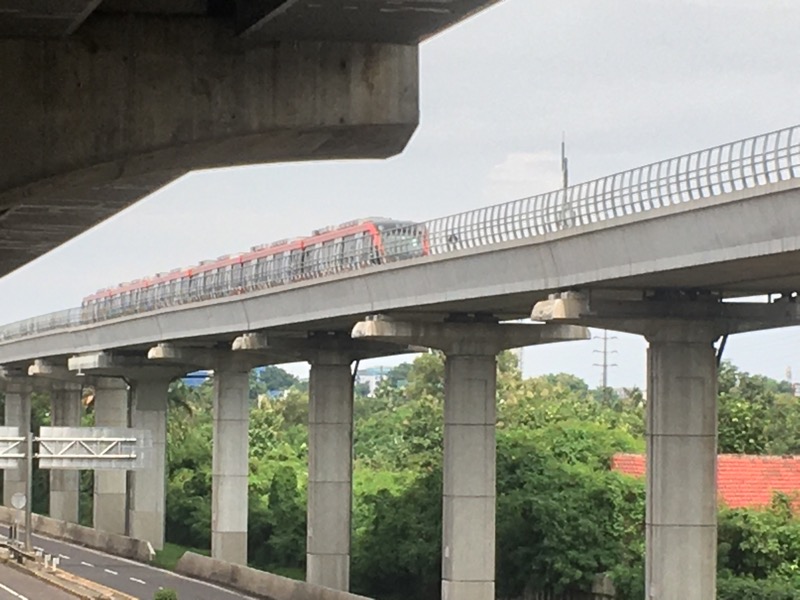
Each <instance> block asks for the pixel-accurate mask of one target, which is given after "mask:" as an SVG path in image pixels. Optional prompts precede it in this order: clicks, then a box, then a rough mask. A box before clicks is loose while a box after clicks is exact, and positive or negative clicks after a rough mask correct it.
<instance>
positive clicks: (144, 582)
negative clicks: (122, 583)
mask: <svg viewBox="0 0 800 600" xmlns="http://www.w3.org/2000/svg"><path fill="white" fill-rule="evenodd" d="M128 579H130V580H131V581H133V582H136V583H141V584H142V585H147V582H146V581H142V580H141V579H136V577H128Z"/></svg>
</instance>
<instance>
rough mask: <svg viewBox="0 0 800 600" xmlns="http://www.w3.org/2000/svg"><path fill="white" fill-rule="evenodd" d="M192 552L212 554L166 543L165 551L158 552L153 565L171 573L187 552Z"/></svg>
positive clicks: (198, 549) (207, 551) (208, 551)
mask: <svg viewBox="0 0 800 600" xmlns="http://www.w3.org/2000/svg"><path fill="white" fill-rule="evenodd" d="M190 550H191V551H192V552H195V553H197V554H205V555H206V556H208V555H209V554H211V551H210V550H204V549H201V548H189V547H187V546H180V545H178V544H171V543H170V542H166V543H165V544H164V549H163V550H159V551H158V552H156V557H155V559H153V565H155V566H156V567H161V568H162V569H168V570H169V571H174V570H175V565H177V564H178V560H179V559H180V557H181V556H183V555H184V553H185V552H188V551H190Z"/></svg>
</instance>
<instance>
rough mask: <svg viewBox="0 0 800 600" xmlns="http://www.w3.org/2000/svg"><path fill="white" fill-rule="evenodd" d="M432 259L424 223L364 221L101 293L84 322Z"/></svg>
mask: <svg viewBox="0 0 800 600" xmlns="http://www.w3.org/2000/svg"><path fill="white" fill-rule="evenodd" d="M429 253H430V246H429V241H428V235H427V230H426V228H425V226H424V225H422V224H420V223H413V222H410V221H395V220H391V219H383V218H369V219H360V220H358V221H350V222H348V223H344V224H342V225H339V226H335V227H327V228H324V229H318V230H316V231H314V232H313V233H312V235H311V236H308V237H301V238H295V239H292V240H289V239H286V240H280V241H277V242H273V243H271V244H264V245H262V246H254V247H253V248H251V249H250V250H249V251H248V252H244V253H241V254H235V255H226V256H220V257H218V258H216V259H213V260H206V261H202V262H201V263H200V264H198V265H195V266H193V267H190V268H186V269H173V270H172V271H169V272H168V273H158V274H156V275H155V276H153V277H150V278H145V279H139V280H135V281H131V282H128V283H123V284H120V285H118V286H116V287H113V288H106V289H103V290H99V291H98V292H96V293H95V294H92V295H91V296H87V297H86V298H84V300H83V304H82V307H83V317H84V321H85V322H91V321H97V320H103V319H111V318H114V317H118V316H123V315H126V314H132V313H137V312H147V311H150V310H157V309H159V308H164V307H166V306H171V305H175V304H184V303H188V302H198V301H201V300H209V299H212V298H218V297H221V296H229V295H233V294H240V293H243V292H246V291H252V290H255V289H260V288H264V287H272V286H278V285H285V284H287V283H292V282H295V281H301V280H304V279H312V278H317V277H322V276H325V275H330V274H334V273H338V272H341V271H347V270H351V269H358V268H363V267H365V266H369V265H376V264H383V263H388V262H394V261H398V260H405V259H409V258H414V257H418V256H425V255H427V254H429Z"/></svg>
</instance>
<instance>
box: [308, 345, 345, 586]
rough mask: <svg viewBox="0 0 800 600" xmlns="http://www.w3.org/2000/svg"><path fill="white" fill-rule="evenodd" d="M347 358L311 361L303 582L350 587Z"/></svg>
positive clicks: (322, 357) (335, 356) (332, 355)
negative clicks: (306, 523) (304, 580)
mask: <svg viewBox="0 0 800 600" xmlns="http://www.w3.org/2000/svg"><path fill="white" fill-rule="evenodd" d="M350 362H351V360H350V357H349V356H345V355H342V354H337V353H320V355H319V356H317V357H315V359H314V360H312V361H311V374H310V377H309V407H308V530H307V539H306V581H307V582H308V583H314V584H318V585H323V586H325V587H329V588H334V589H337V590H343V591H347V590H349V588H350V537H351V513H352V504H353V376H352V373H351V371H350Z"/></svg>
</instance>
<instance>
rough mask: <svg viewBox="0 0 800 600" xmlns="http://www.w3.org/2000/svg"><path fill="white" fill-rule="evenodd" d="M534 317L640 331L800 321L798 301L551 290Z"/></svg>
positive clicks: (726, 329) (723, 329)
mask: <svg viewBox="0 0 800 600" xmlns="http://www.w3.org/2000/svg"><path fill="white" fill-rule="evenodd" d="M531 319H533V320H534V321H544V322H547V323H553V324H555V323H570V324H580V325H586V326H590V327H599V328H603V329H613V330H616V331H626V332H630V333H637V334H642V335H651V334H652V335H656V334H657V332H659V331H669V330H670V329H671V328H672V326H673V325H675V324H676V323H681V322H697V323H705V324H706V326H708V327H711V328H712V329H714V330H715V331H716V332H717V336H719V335H727V334H735V333H744V332H747V331H757V330H761V329H773V328H777V327H791V326H795V325H800V303H798V302H797V301H796V299H795V298H784V299H781V300H778V301H774V302H771V303H758V302H723V301H722V299H721V298H719V297H718V296H715V295H701V296H694V295H691V294H686V293H675V294H670V295H666V296H665V295H652V296H650V297H644V298H643V299H641V300H609V299H607V298H602V297H596V296H593V295H592V294H591V293H580V292H566V293H562V294H553V295H551V296H550V298H548V299H547V300H543V301H541V302H537V303H536V304H535V305H534V307H533V310H532V311H531Z"/></svg>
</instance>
